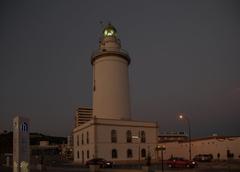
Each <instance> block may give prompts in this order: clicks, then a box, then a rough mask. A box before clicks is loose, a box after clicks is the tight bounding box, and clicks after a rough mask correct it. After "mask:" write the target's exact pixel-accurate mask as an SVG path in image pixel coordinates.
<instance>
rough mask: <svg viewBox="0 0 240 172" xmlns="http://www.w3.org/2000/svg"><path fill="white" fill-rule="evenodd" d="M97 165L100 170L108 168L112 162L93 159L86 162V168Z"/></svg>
mask: <svg viewBox="0 0 240 172" xmlns="http://www.w3.org/2000/svg"><path fill="white" fill-rule="evenodd" d="M89 165H99V166H100V167H101V168H110V167H112V165H113V162H112V161H107V160H105V159H103V158H93V159H90V160H88V161H87V162H86V166H89Z"/></svg>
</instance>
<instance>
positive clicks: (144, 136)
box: [141, 131, 146, 143]
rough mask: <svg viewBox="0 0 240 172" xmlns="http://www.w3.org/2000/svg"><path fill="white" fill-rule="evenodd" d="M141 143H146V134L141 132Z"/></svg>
mask: <svg viewBox="0 0 240 172" xmlns="http://www.w3.org/2000/svg"><path fill="white" fill-rule="evenodd" d="M141 142H142V143H145V142H146V134H145V131H141Z"/></svg>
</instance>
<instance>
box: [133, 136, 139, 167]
mask: <svg viewBox="0 0 240 172" xmlns="http://www.w3.org/2000/svg"><path fill="white" fill-rule="evenodd" d="M132 139H136V140H137V142H138V163H139V164H140V141H141V140H140V139H141V138H140V137H139V136H132Z"/></svg>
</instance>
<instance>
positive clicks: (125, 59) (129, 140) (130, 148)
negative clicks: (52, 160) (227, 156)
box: [73, 24, 158, 164]
mask: <svg viewBox="0 0 240 172" xmlns="http://www.w3.org/2000/svg"><path fill="white" fill-rule="evenodd" d="M91 64H92V68H93V91H92V92H93V104H92V108H86V107H85V108H84V107H81V108H78V110H77V112H78V113H77V115H76V116H77V118H76V124H77V125H76V127H75V128H74V129H73V141H74V143H73V145H74V148H73V150H74V154H73V155H74V162H76V163H80V164H85V163H86V162H87V161H88V160H90V159H92V158H104V159H107V160H110V161H113V162H115V163H122V162H129V163H136V161H139V162H140V161H141V163H143V162H144V161H145V159H146V157H147V155H148V156H150V155H151V158H152V159H156V158H157V156H155V155H156V151H155V150H156V145H157V138H158V137H157V136H158V125H157V123H156V122H149V121H138V120H134V119H132V118H131V110H130V109H131V108H130V95H129V77H128V66H129V64H130V57H129V55H128V53H127V52H126V51H125V50H123V49H122V48H121V43H120V40H119V39H118V36H117V30H116V29H115V27H114V26H113V25H111V24H108V25H107V26H106V27H105V28H104V29H103V30H102V32H101V39H100V41H99V47H98V49H97V50H96V51H94V52H93V54H92V56H91ZM146 115H147V114H146ZM136 144H137V145H139V146H136Z"/></svg>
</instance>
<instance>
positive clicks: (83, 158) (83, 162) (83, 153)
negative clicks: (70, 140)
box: [82, 151, 84, 163]
mask: <svg viewBox="0 0 240 172" xmlns="http://www.w3.org/2000/svg"><path fill="white" fill-rule="evenodd" d="M82 163H84V152H83V151H82Z"/></svg>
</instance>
